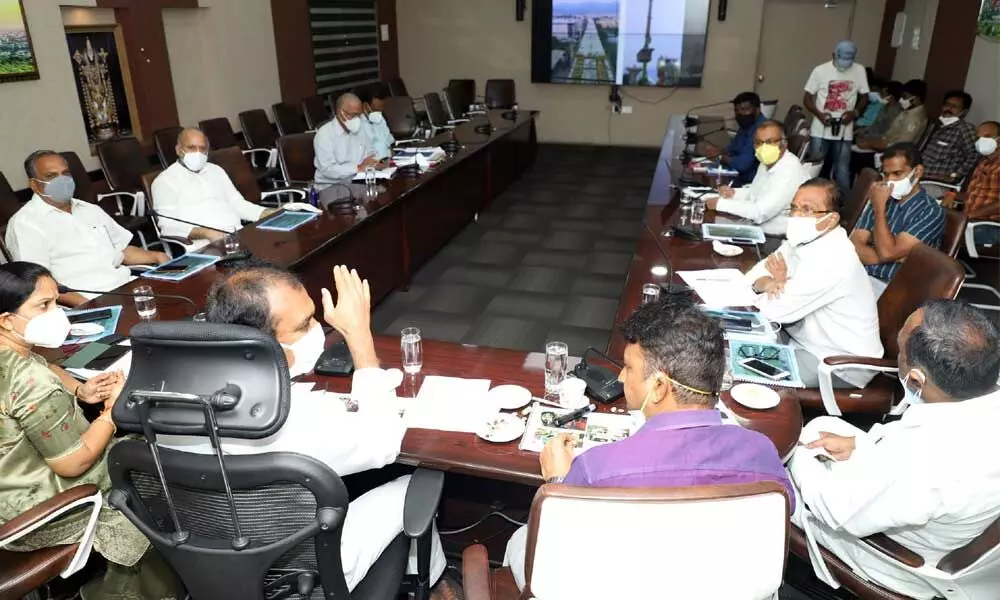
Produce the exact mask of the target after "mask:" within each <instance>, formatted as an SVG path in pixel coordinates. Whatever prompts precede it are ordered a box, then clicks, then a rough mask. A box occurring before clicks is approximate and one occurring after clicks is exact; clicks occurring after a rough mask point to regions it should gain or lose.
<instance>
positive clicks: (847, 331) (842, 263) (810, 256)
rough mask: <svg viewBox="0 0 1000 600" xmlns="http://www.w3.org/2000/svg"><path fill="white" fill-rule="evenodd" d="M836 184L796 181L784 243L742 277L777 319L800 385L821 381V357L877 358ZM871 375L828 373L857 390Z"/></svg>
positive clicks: (874, 320)
mask: <svg viewBox="0 0 1000 600" xmlns="http://www.w3.org/2000/svg"><path fill="white" fill-rule="evenodd" d="M839 209H840V188H839V187H838V186H837V185H836V184H835V183H833V182H832V181H829V180H826V179H820V178H816V179H811V180H809V181H807V182H806V183H804V184H802V187H800V188H799V191H798V193H796V194H795V199H793V200H792V207H791V212H790V215H791V216H790V217H789V219H788V230H787V236H786V237H787V238H788V240H787V241H786V242H785V243H783V244H782V245H781V247H779V248H778V251H777V252H775V253H774V254H772V255H771V256H768V257H767V259H766V260H762V261H760V262H759V263H757V265H756V266H755V267H754V268H752V269H750V271H749V272H748V273H747V280H748V281H749V282H751V283H752V284H753V289H754V290H755V291H757V292H758V293H759V294H761V295H760V296H759V297H758V300H757V307H758V308H759V309H760V312H761V314H762V315H764V316H765V317H767V319H768V320H770V321H772V322H777V323H781V324H782V325H783V327H784V328H783V332H784V334H787V336H788V338H790V342H791V344H792V346H794V347H795V359H796V362H797V363H798V366H799V375H800V376H801V377H802V382H803V383H804V384H805V386H806V387H809V388H815V387H818V386H819V378H818V375H817V369H818V367H819V362H820V361H821V360H823V359H824V358H826V357H827V356H833V355H837V354H851V355H855V356H869V357H872V358H882V352H883V350H882V341H881V339H880V338H879V329H878V309H877V308H876V306H875V294H874V293H873V292H872V286H871V284H870V283H869V282H868V273H867V272H866V271H865V268H864V266H863V265H862V264H861V261H860V260H858V254H857V252H855V250H854V245H853V244H851V241H850V240H849V239H847V232H846V231H844V229H843V227H840V214H839V212H838V210H839ZM873 376H874V373H873V372H871V371H857V372H853V371H848V372H844V373H842V374H840V376H839V377H838V376H837V375H834V377H833V384H834V387H858V388H863V387H865V385H867V384H868V382H869V381H870V380H871V378H872V377H873Z"/></svg>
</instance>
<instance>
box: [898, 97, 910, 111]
mask: <svg viewBox="0 0 1000 600" xmlns="http://www.w3.org/2000/svg"><path fill="white" fill-rule="evenodd" d="M899 107H900V108H902V109H903V110H910V109H911V108H912V107H913V100H910V99H909V98H900V99H899Z"/></svg>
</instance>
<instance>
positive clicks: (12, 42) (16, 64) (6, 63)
mask: <svg viewBox="0 0 1000 600" xmlns="http://www.w3.org/2000/svg"><path fill="white" fill-rule="evenodd" d="M22 2H23V0H0V83H4V82H7V81H28V80H31V79H38V78H39V74H38V63H37V62H36V61H35V51H34V49H32V47H31V34H30V33H28V20H27V18H25V16H24V4H23V3H22Z"/></svg>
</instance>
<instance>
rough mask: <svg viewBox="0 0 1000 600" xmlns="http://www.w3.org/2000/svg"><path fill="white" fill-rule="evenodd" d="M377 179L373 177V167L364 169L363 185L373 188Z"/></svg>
mask: <svg viewBox="0 0 1000 600" xmlns="http://www.w3.org/2000/svg"><path fill="white" fill-rule="evenodd" d="M376 181H377V178H376V176H375V167H367V168H366V169H365V185H367V186H368V187H369V188H373V187H375V183H376Z"/></svg>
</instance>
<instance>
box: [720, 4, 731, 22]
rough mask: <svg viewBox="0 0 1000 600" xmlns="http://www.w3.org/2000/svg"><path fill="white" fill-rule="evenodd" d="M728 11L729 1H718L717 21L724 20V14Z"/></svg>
mask: <svg viewBox="0 0 1000 600" xmlns="http://www.w3.org/2000/svg"><path fill="white" fill-rule="evenodd" d="M728 11H729V0H719V20H720V21H725V20H726V13H727V12H728Z"/></svg>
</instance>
